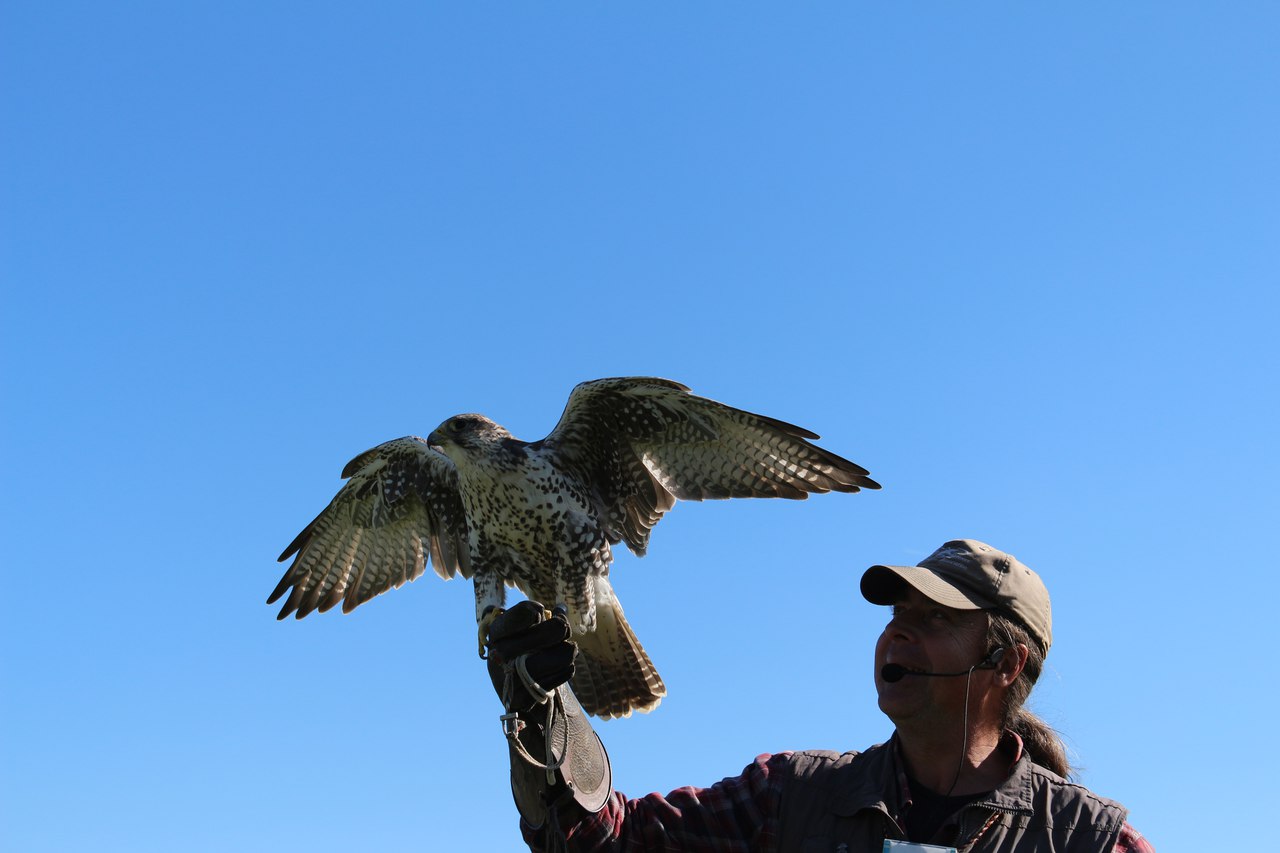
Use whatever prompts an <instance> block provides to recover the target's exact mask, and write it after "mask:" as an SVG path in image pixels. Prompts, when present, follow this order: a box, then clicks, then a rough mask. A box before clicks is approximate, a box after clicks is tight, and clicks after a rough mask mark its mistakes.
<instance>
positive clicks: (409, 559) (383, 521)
mask: <svg viewBox="0 0 1280 853" xmlns="http://www.w3.org/2000/svg"><path fill="white" fill-rule="evenodd" d="M342 474H343V477H345V478H347V483H346V485H344V486H343V487H342V489H341V490H339V492H338V494H337V495H336V496H335V497H334V499H333V500H332V501H331V502H330V504H329V506H328V507H326V508H325V510H324V511H323V512H321V513H320V514H319V515H318V516H316V518H315V520H314V521H312V522H311V523H310V524H308V525H307V526H306V527H305V528H304V529H303V531H302V532H301V533H299V534H298V536H297V538H295V539H294V540H293V542H291V543H290V544H289V547H287V548H285V550H284V552H283V553H282V554H281V555H280V560H281V561H283V560H287V559H288V558H289V557H291V556H293V557H294V561H293V563H292V564H291V565H290V566H289V569H288V571H286V572H285V574H284V577H282V578H281V579H280V583H279V584H277V585H276V588H275V590H274V591H273V592H272V593H271V596H270V597H269V598H268V599H267V603H268V604H273V603H274V602H275V601H276V600H278V599H279V598H280V597H281V596H283V595H284V594H285V592H286V591H288V592H289V595H288V598H286V599H285V603H284V606H283V607H282V608H281V610H280V613H279V615H278V616H277V618H278V619H284V618H285V617H287V616H289V615H290V614H294V615H295V616H296V617H297V618H298V619H301V618H303V617H304V616H306V615H307V614H309V613H312V612H313V611H316V610H319V611H320V612H324V611H326V610H329V609H330V608H332V607H334V606H336V605H337V603H338V602H339V601H341V602H342V609H343V611H344V612H350V611H351V610H353V609H355V608H356V607H358V606H359V605H361V604H363V603H364V602H366V601H368V600H369V599H370V598H373V597H374V596H376V595H379V594H380V593H383V592H385V591H387V590H388V589H393V588H395V587H398V586H401V585H403V584H404V583H406V582H408V581H411V580H415V579H416V578H418V577H420V576H421V575H422V574H423V572H424V571H425V569H426V564H427V563H428V562H431V563H433V564H434V568H435V571H436V573H437V574H439V575H440V576H441V577H444V578H446V579H447V578H450V577H452V576H453V575H454V573H455V572H457V571H458V570H459V569H461V570H462V571H463V574H464V575H467V576H469V575H470V560H469V559H467V558H466V557H465V556H463V555H464V554H465V553H466V548H467V544H466V543H467V523H466V515H465V512H464V510H463V508H462V501H461V499H460V498H459V497H458V484H457V473H456V472H455V470H454V468H453V463H451V462H450V461H449V460H448V459H447V458H446V457H444V456H443V455H441V454H439V453H437V452H435V451H433V450H431V449H429V448H428V447H427V444H426V442H425V441H423V440H422V439H420V438H417V437H413V436H410V437H407V438H400V439H396V440H395V441H389V442H386V443H385V444H380V445H378V446H377V447H375V448H373V449H372V450H367V451H365V452H364V453H361V454H360V455H359V456H357V457H356V458H355V459H353V460H351V461H350V462H348V463H347V465H346V467H344V468H343V471H342ZM295 555H296V556H295Z"/></svg>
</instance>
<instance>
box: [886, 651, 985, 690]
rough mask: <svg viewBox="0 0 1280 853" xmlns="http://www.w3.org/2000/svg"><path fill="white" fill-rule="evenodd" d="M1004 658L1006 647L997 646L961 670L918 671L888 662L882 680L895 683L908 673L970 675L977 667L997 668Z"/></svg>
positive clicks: (929, 675) (927, 675)
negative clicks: (976, 661)
mask: <svg viewBox="0 0 1280 853" xmlns="http://www.w3.org/2000/svg"><path fill="white" fill-rule="evenodd" d="M1002 660H1004V647H1003V646H997V647H996V648H994V649H992V650H991V651H990V652H988V653H987V656H986V657H985V658H983V659H982V660H980V661H979V662H978V663H976V664H974V665H973V666H972V667H970V668H969V669H962V670H960V671H959V672H916V671H915V670H911V669H907V668H906V667H905V666H902V665H901V664H896V663H887V664H885V665H884V666H882V667H881V668H880V680H881V681H884V682H886V683H888V684H894V683H896V682H899V681H901V680H902V679H903V678H904V677H905V676H908V675H921V676H926V677H929V678H953V677H955V676H959V675H970V674H972V673H973V671H974V670H975V669H995V668H996V667H997V666H998V665H999V664H1000V661H1002Z"/></svg>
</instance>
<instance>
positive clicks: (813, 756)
mask: <svg viewBox="0 0 1280 853" xmlns="http://www.w3.org/2000/svg"><path fill="white" fill-rule="evenodd" d="M861 590H862V595H863V596H864V597H865V598H866V599H867V600H868V601H870V602H871V603H873V604H884V605H890V606H891V607H892V611H891V612H892V616H891V618H890V620H889V623H888V625H886V626H885V629H884V631H883V633H881V635H880V638H879V640H878V641H877V642H876V648H875V684H876V692H877V694H878V697H879V705H880V709H881V710H882V711H883V712H884V713H885V714H886V715H887V716H888V717H889V719H890V720H892V721H893V723H894V726H895V731H894V734H893V736H892V737H891V738H890V740H889V741H888V742H887V743H885V744H880V745H877V746H873V747H871V748H870V749H867V750H866V751H864V752H861V753H855V752H846V753H844V754H842V755H841V754H837V753H834V752H825V751H811V752H797V753H780V754H777V755H762V756H760V757H758V758H757V759H756V760H755V761H754V762H753V763H752V764H750V765H748V766H747V768H746V769H745V770H744V771H743V772H742V774H741V775H739V776H736V777H731V778H728V779H725V780H723V781H721V782H719V783H717V784H716V785H713V786H712V787H710V788H706V789H697V788H681V789H679V790H677V791H673V792H672V793H671V794H669V795H667V796H666V797H662V796H659V795H658V794H650V795H649V796H647V797H644V798H643V799H640V800H627V799H626V797H624V796H623V795H622V794H620V793H617V792H616V791H613V790H612V788H611V782H610V771H609V764H608V758H607V756H606V755H605V753H604V749H603V746H601V744H600V742H599V739H598V738H597V737H596V736H595V734H594V732H593V731H592V730H591V728H590V726H589V725H588V724H587V722H586V718H585V716H584V715H583V714H582V713H581V711H580V709H578V708H577V704H576V702H575V701H574V699H573V697H572V694H571V693H569V691H568V689H567V688H566V687H563V686H559V685H563V683H564V681H565V680H566V679H567V678H568V676H569V674H570V673H571V671H572V660H573V648H572V645H571V644H570V643H569V642H568V626H567V624H565V623H564V620H563V618H562V617H559V616H558V615H553V616H552V617H551V618H549V619H548V618H544V612H543V611H542V609H541V605H536V604H533V603H531V602H522V603H521V604H519V605H517V606H516V607H514V608H512V609H511V610H510V611H508V612H507V613H505V614H503V615H502V616H501V617H499V619H498V620H497V621H496V622H495V623H494V625H493V630H492V633H491V636H492V644H491V649H492V652H493V654H492V655H491V660H490V674H491V676H492V677H493V679H494V684H495V687H496V688H497V689H498V692H499V695H500V696H502V697H503V701H504V704H505V705H506V707H507V709H508V712H509V713H508V714H507V715H505V716H504V721H505V723H506V725H507V727H508V729H507V730H508V735H509V737H510V738H511V755H512V789H513V791H514V793H515V797H516V804H517V807H518V808H519V810H520V812H521V816H522V820H521V826H522V829H523V831H524V834H525V838H526V841H528V842H529V844H530V846H531V847H532V848H533V849H535V850H538V849H549V848H551V847H559V846H560V845H561V844H564V845H566V846H567V849H571V850H623V851H641V850H689V851H710V850H735V851H737V850H741V851H791V850H803V851H845V853H852V851H881V850H886V851H887V850H889V848H890V846H893V845H886V844H885V841H886V839H888V840H890V841H899V842H910V843H908V844H907V845H906V846H905V847H894V849H899V850H911V849H915V850H921V849H928V848H921V847H920V844H925V843H927V844H932V845H941V846H942V849H947V848H953V849H961V850H966V851H968V850H973V851H982V850H993V851H994V850H1000V851H1031V850H1053V851H1120V853H1148V851H1152V847H1151V846H1150V844H1148V843H1147V841H1146V840H1145V839H1143V838H1142V836H1141V835H1139V834H1138V833H1137V832H1136V831H1135V830H1134V829H1133V828H1132V827H1131V826H1130V825H1129V824H1128V823H1127V822H1126V820H1125V816H1126V812H1125V809H1124V808H1123V807H1122V806H1120V805H1119V804H1118V803H1115V802H1113V801H1111V800H1107V799H1104V798H1102V797H1099V796H1097V795H1095V794H1094V793H1092V792H1091V791H1089V790H1088V789H1087V788H1084V787H1082V786H1080V785H1075V784H1072V783H1071V782H1068V781H1067V780H1066V779H1064V778H1063V777H1064V776H1065V775H1066V774H1067V772H1068V766H1067V762H1066V759H1065V753H1064V750H1063V747H1062V743H1061V741H1060V740H1059V738H1058V736H1057V735H1056V733H1054V732H1053V731H1052V729H1050V728H1049V727H1048V726H1047V725H1045V723H1044V722H1043V721H1041V720H1040V719H1039V718H1037V717H1036V716H1035V715H1033V714H1031V713H1030V712H1028V711H1026V710H1025V709H1024V708H1023V707H1022V705H1023V702H1024V701H1025V700H1026V698H1027V696H1028V694H1029V693H1030V692H1031V688H1032V686H1033V685H1034V683H1035V681H1036V679H1037V678H1038V677H1039V675H1040V672H1041V669H1042V667H1043V665H1044V659H1045V655H1046V654H1048V651H1049V646H1050V645H1051V643H1052V639H1053V637H1052V617H1051V612H1050V607H1049V593H1048V591H1047V590H1046V589H1045V587H1044V584H1043V583H1042V582H1041V580H1040V578H1039V577H1038V576H1037V575H1036V574H1035V573H1034V572H1033V571H1031V570H1030V569H1029V568H1027V567H1026V566H1024V565H1023V564H1022V563H1020V562H1019V561H1018V560H1017V559H1016V558H1014V557H1012V556H1010V555H1009V554H1005V553H1003V552H1001V551H997V550H996V549H994V548H992V547H990V546H989V545H985V544H983V543H981V542H977V541H974V540H970V539H961V540H954V541H951V542H947V543H946V544H945V545H943V546H942V547H941V548H939V549H938V550H937V551H935V552H934V553H933V554H931V555H930V556H929V557H927V558H926V559H924V560H922V561H921V562H920V563H919V565H917V566H872V567H871V568H869V569H867V571H866V573H865V574H863V576H862V583H861ZM551 687H557V689H555V690H554V691H553V692H552V693H550V694H547V693H545V692H544V691H543V690H542V689H541V688H551ZM541 698H545V701H543V702H541V703H539V701H538V700H539V699H541ZM547 732H550V736H549V737H548V736H547Z"/></svg>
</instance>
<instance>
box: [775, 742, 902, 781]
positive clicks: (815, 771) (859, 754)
mask: <svg viewBox="0 0 1280 853" xmlns="http://www.w3.org/2000/svg"><path fill="white" fill-rule="evenodd" d="M884 749H885V744H882V743H878V744H876V745H875V746H871V747H868V748H867V749H864V750H850V751H848V752H836V751H835V750H831V749H805V750H800V751H797V752H791V753H788V754H787V765H788V767H789V769H790V771H791V774H792V775H793V776H795V777H796V778H800V779H805V778H814V777H821V776H825V775H827V774H828V773H832V772H836V771H839V770H843V769H845V768H848V767H851V766H853V765H865V764H867V763H869V762H874V761H876V760H877V759H879V758H881V756H882V754H883V751H884Z"/></svg>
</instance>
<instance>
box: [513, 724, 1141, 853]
mask: <svg viewBox="0 0 1280 853" xmlns="http://www.w3.org/2000/svg"><path fill="white" fill-rule="evenodd" d="M1018 748H1019V750H1021V743H1020V742H1019V744H1018ZM793 754H794V753H792V752H780V753H777V754H775V755H770V754H767V753H766V754H764V755H760V756H758V757H757V758H756V760H755V761H753V762H752V763H751V764H748V765H747V767H746V769H745V770H743V771H742V773H741V774H740V775H738V776H731V777H729V778H727V779H723V780H721V781H719V782H717V783H716V784H714V785H712V786H711V787H710V788H693V787H686V788H677V789H676V790H674V791H672V792H671V793H670V794H668V795H667V796H665V797H663V796H662V795H661V794H657V793H654V794H649V795H648V796H646V797H643V798H641V799H638V800H628V799H627V798H626V797H625V796H624V795H622V794H620V793H618V792H617V791H614V792H613V794H612V795H611V796H610V798H609V801H608V802H607V803H606V804H605V806H604V808H603V809H601V810H600V811H599V812H598V813H596V814H594V815H588V816H586V817H584V818H583V819H582V820H580V821H579V822H578V823H576V824H573V825H571V826H566V827H565V829H566V835H567V838H568V849H569V850H577V851H584V850H610V851H620V853H622V851H625V853H641V851H685V853H773V851H777V850H778V818H779V805H780V803H781V800H782V792H783V789H784V787H785V785H786V782H787V780H788V779H790V778H791V775H792V774H791V769H790V765H791V761H792V755H793ZM899 767H901V764H900V763H899ZM898 778H899V784H900V785H901V787H902V791H901V796H900V802H903V803H907V802H909V800H910V792H909V789H908V788H907V782H906V776H905V774H904V773H902V772H901V770H900V771H899V774H898ZM521 830H522V831H523V833H524V837H525V841H526V842H527V843H528V844H529V847H530V848H531V849H532V850H535V851H541V850H542V849H543V848H542V847H540V846H539V844H540V843H541V840H540V835H541V833H539V832H536V831H534V830H532V829H530V828H529V826H528V825H527V824H525V823H524V822H523V821H521ZM1113 849H1114V851H1115V853H1155V848H1153V847H1152V846H1151V845H1150V843H1148V842H1147V840H1146V839H1145V838H1143V837H1142V835H1140V834H1139V833H1138V831H1137V830H1135V829H1134V828H1133V827H1132V826H1130V825H1129V824H1128V823H1126V824H1125V825H1124V828H1123V829H1122V830H1121V831H1120V835H1119V838H1118V839H1117V841H1116V845H1115V847H1114V848H1113Z"/></svg>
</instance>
